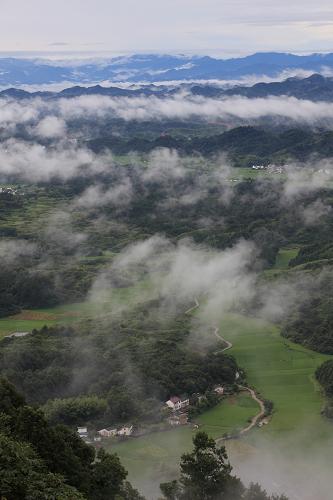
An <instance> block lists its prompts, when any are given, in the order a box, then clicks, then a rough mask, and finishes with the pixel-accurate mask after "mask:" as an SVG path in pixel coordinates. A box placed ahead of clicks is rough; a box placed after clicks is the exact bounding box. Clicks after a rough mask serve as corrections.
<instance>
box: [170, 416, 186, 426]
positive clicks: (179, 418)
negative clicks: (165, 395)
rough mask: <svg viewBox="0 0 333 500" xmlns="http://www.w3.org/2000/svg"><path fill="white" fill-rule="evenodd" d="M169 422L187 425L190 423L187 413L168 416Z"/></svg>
mask: <svg viewBox="0 0 333 500" xmlns="http://www.w3.org/2000/svg"><path fill="white" fill-rule="evenodd" d="M168 423H169V424H170V425H172V426H174V425H186V424H187V423H188V415H187V413H180V415H172V416H171V417H169V418H168Z"/></svg>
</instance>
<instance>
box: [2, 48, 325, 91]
mask: <svg viewBox="0 0 333 500" xmlns="http://www.w3.org/2000/svg"><path fill="white" fill-rule="evenodd" d="M300 70H304V71H308V72H310V73H322V72H327V71H331V70H332V71H333V53H331V54H312V55H304V56H299V55H294V54H285V53H275V52H272V53H257V54H253V55H250V56H247V57H240V58H233V59H215V58H212V57H208V56H205V57H199V56H184V55H180V56H170V55H152V54H146V55H133V56H128V57H116V58H113V59H109V60H104V61H102V62H101V61H98V62H91V61H87V62H86V63H83V64H81V65H78V64H77V63H75V62H73V63H71V62H70V61H66V62H62V63H60V62H55V61H46V60H41V59H38V60H37V59H35V60H33V59H19V58H1V59H0V85H2V86H13V87H19V86H20V85H43V84H51V83H60V82H70V83H78V82H79V83H85V84H89V83H96V82H102V81H114V82H116V81H126V82H143V81H144V82H163V81H170V80H176V81H179V80H211V79H219V80H238V79H240V78H245V77H248V76H250V75H252V76H253V75H258V76H261V75H266V76H269V77H273V78H274V77H277V76H278V75H280V74H281V73H283V72H284V71H291V72H297V71H300ZM325 74H327V73H325Z"/></svg>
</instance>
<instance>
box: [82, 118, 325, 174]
mask: <svg viewBox="0 0 333 500" xmlns="http://www.w3.org/2000/svg"><path fill="white" fill-rule="evenodd" d="M87 144H88V146H89V147H90V148H91V149H92V150H93V151H95V152H100V151H103V149H110V150H112V151H113V152H114V153H116V154H125V153H128V152H130V151H137V152H144V153H147V152H150V151H152V150H154V149H156V148H160V147H167V148H172V149H176V150H177V151H179V152H181V153H185V154H192V153H200V154H202V155H213V154H216V153H220V152H223V151H225V152H228V153H230V154H231V156H233V157H234V158H237V157H242V158H238V159H239V160H241V164H242V165H244V166H251V165H252V164H253V163H255V162H256V161H261V162H267V163H269V162H270V161H274V160H276V161H279V160H283V159H287V160H288V159H290V158H296V159H298V160H305V159H306V158H308V157H309V156H310V155H311V154H314V153H315V154H317V155H318V156H319V157H331V156H333V132H332V131H330V130H329V131H318V132H317V131H311V130H304V129H301V128H293V129H288V130H285V131H276V130H274V129H272V130H269V129H264V128H261V127H253V126H245V127H236V128H234V129H231V130H228V131H226V132H224V133H222V134H218V135H211V136H209V137H174V136H172V135H163V136H161V137H158V138H156V139H152V140H150V139H148V138H143V137H133V138H131V139H124V138H120V137H117V136H105V137H100V138H97V139H93V140H91V141H88V143H87Z"/></svg>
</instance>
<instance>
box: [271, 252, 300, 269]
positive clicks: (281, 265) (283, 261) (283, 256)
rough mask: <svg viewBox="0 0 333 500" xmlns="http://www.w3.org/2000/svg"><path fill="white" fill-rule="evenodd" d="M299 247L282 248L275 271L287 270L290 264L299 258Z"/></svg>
mask: <svg viewBox="0 0 333 500" xmlns="http://www.w3.org/2000/svg"><path fill="white" fill-rule="evenodd" d="M298 252H299V247H288V248H280V250H279V252H278V254H277V256H276V261H275V266H274V269H287V268H288V266H289V262H290V261H291V260H292V259H294V258H295V257H297V255H298Z"/></svg>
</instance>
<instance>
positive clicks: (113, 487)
mask: <svg viewBox="0 0 333 500" xmlns="http://www.w3.org/2000/svg"><path fill="white" fill-rule="evenodd" d="M126 476H127V472H126V470H125V469H124V467H123V466H122V465H121V463H120V460H119V458H118V456H117V455H110V454H109V453H106V451H105V450H103V448H101V449H100V450H99V452H98V454H97V460H96V462H95V463H94V465H93V480H92V483H93V484H92V489H91V498H92V499H93V500H113V499H114V498H115V497H116V495H117V494H119V492H120V490H121V486H122V484H123V482H124V480H125V479H126Z"/></svg>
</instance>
